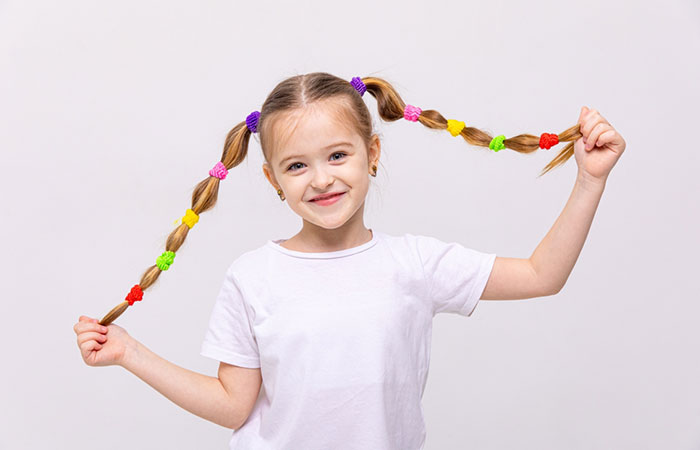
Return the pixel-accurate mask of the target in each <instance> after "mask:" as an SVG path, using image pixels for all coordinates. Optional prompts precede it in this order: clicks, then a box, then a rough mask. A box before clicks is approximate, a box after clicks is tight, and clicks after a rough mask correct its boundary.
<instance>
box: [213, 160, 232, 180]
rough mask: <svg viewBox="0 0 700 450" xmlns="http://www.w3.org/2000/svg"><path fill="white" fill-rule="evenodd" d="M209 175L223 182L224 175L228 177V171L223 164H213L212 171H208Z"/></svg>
mask: <svg viewBox="0 0 700 450" xmlns="http://www.w3.org/2000/svg"><path fill="white" fill-rule="evenodd" d="M209 175H211V176H212V177H216V178H218V179H219V180H224V179H226V175H228V170H227V169H226V166H224V163H222V162H221V161H219V162H217V163H216V164H214V167H212V169H211V170H210V171H209Z"/></svg>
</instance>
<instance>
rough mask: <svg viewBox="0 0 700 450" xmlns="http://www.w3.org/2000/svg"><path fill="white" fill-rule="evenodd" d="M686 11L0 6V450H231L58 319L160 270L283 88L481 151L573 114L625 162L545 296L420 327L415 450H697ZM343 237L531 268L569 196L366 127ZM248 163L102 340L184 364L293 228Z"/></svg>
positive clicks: (414, 136)
mask: <svg viewBox="0 0 700 450" xmlns="http://www.w3.org/2000/svg"><path fill="white" fill-rule="evenodd" d="M698 55H700V5H699V4H698V2H696V1H689V0H685V1H669V2H664V3H659V2H648V1H645V2H627V1H624V2H623V1H619V0H614V1H610V0H608V1H600V0H594V1H587V2H562V1H530V2H515V1H489V2H463V1H455V0H449V1H446V2H444V1H443V2H425V1H422V2H417V1H416V2H406V1H402V2H399V1H392V2H386V1H384V2H382V1H377V2H363V1H357V2H352V3H351V2H328V1H297V2H266V1H253V2H223V1H218V2H214V1H210V2H182V1H167V2H166V1H161V2H142V1H122V2H116V3H115V2H111V3H107V2H93V1H63V2H49V1H21V2H20V1H0V151H1V152H2V159H1V160H0V167H1V168H2V176H1V177H0V180H1V182H2V185H1V186H0V188H1V191H0V192H2V194H3V212H2V219H1V224H0V226H1V227H2V232H1V233H0V239H2V245H1V247H0V248H1V249H2V252H3V257H2V259H1V260H0V264H1V266H0V273H1V276H2V289H3V292H2V297H3V299H2V314H1V316H0V342H2V369H1V370H0V398H1V400H0V404H1V405H2V406H0V448H3V449H45V448H52V449H54V448H55V449H68V448H71V449H94V448H100V449H105V450H107V449H122V448H130V449H154V448H169V449H195V448H197V449H210V448H211V449H214V448H220V449H223V448H227V443H228V439H229V436H230V433H231V430H229V429H225V428H222V427H220V426H218V425H215V424H213V423H210V422H207V421H205V420H203V419H200V418H199V417H197V416H194V415H192V414H190V413H188V412H186V411H185V410H183V409H180V408H179V407H177V406H176V405H175V404H173V403H171V402H170V401H168V400H167V399H166V398H165V397H163V396H161V395H160V394H159V393H158V392H156V391H155V390H153V389H152V388H151V387H150V386H148V385H147V384H145V383H144V382H142V381H141V380H139V379H138V378H136V377H135V376H133V375H132V374H131V373H129V372H127V371H126V370H124V369H123V368H121V367H106V368H105V367H103V368H92V367H88V366H87V365H85V364H84V363H83V361H82V359H81V357H80V353H79V350H78V347H77V345H76V342H75V340H76V337H75V334H74V332H73V324H74V323H75V322H76V321H77V320H78V317H79V316H80V315H82V314H85V315H88V316H91V317H102V316H103V315H104V314H106V313H107V312H108V311H109V310H110V309H111V308H112V307H113V306H115V305H117V304H118V303H119V302H121V301H122V300H123V299H124V296H125V295H126V293H127V292H128V291H129V289H130V288H131V286H133V285H134V284H135V283H137V282H138V280H139V278H140V276H141V274H142V273H143V271H144V270H145V269H146V268H147V267H149V266H150V265H152V264H153V263H154V262H155V258H156V257H157V256H158V255H159V254H160V253H162V251H163V250H164V245H165V238H166V237H167V235H168V234H169V233H170V232H171V231H172V230H173V229H174V228H175V225H174V224H173V223H174V221H175V220H177V219H179V218H181V217H182V216H183V215H184V213H185V210H186V209H187V208H188V207H189V206H190V196H191V192H192V188H193V187H194V186H195V184H196V183H197V182H199V181H200V180H202V179H204V178H206V177H207V176H208V174H207V172H208V170H209V169H210V168H211V167H212V166H213V164H214V163H215V162H216V161H218V160H219V158H220V157H221V152H222V150H223V143H224V138H225V136H226V133H227V132H228V131H229V130H230V129H231V128H232V127H233V126H234V125H235V124H237V123H239V122H240V121H242V120H244V119H245V117H246V115H247V114H249V113H250V112H251V111H254V110H259V109H260V107H261V106H262V102H263V101H264V99H265V97H266V96H267V94H268V93H269V92H270V90H271V89H272V88H273V87H274V86H275V85H276V84H277V83H278V82H280V81H281V80H283V79H284V78H286V77H288V76H292V75H296V74H299V73H307V72H313V71H325V72H330V73H333V74H335V75H338V76H340V77H342V78H345V79H347V80H350V79H351V78H352V77H353V76H360V77H363V76H369V75H373V76H379V77H383V78H385V79H387V80H389V81H390V82H392V83H394V85H395V87H396V88H397V89H398V90H399V93H400V94H401V95H402V97H403V98H404V100H405V101H406V102H407V103H410V104H413V105H417V106H419V107H422V108H423V109H437V110H438V111H440V112H441V113H442V114H443V115H444V116H445V117H446V118H453V119H458V120H463V121H465V122H466V123H467V125H468V126H475V127H477V128H481V129H483V130H485V131H488V132H490V133H491V134H493V135H497V134H505V135H506V136H515V135H517V134H520V133H530V134H535V135H539V134H540V133H542V132H550V133H559V132H561V131H563V130H565V129H566V128H568V127H570V126H572V125H575V124H576V122H577V120H578V116H579V112H580V109H581V106H583V105H586V106H589V107H590V108H595V109H597V110H599V111H600V112H601V114H602V115H603V116H604V117H605V118H606V119H608V120H609V121H610V123H611V124H612V125H613V126H614V127H615V128H616V129H617V130H618V131H619V132H620V133H621V134H622V135H623V136H624V138H625V140H626V141H627V149H626V151H625V154H624V155H623V156H622V158H621V159H620V161H618V163H617V165H616V166H615V168H614V169H613V171H612V173H611V175H610V178H609V179H608V183H607V187H606V191H605V193H604V194H603V198H602V200H601V203H600V205H599V208H598V211H597V213H596V217H595V219H594V222H593V225H592V227H591V230H590V233H589V236H588V239H587V242H586V244H585V246H584V248H583V250H582V252H581V255H580V257H579V260H578V262H577V264H576V266H575V268H574V270H573V272H572V274H571V276H570V277H569V280H568V282H567V284H566V286H565V287H564V289H563V290H562V291H561V292H560V293H559V294H557V295H555V296H550V297H544V298H538V299H528V300H518V301H489V302H486V301H483V302H481V303H480V304H479V305H478V306H477V309H476V310H475V313H474V315H473V316H472V317H470V318H465V317H461V316H456V315H445V314H442V315H439V316H437V317H436V318H435V325H434V326H435V329H434V335H433V347H432V351H433V354H432V362H431V369H430V375H429V379H428V385H427V388H426V392H425V395H424V398H423V403H424V410H425V418H426V424H427V430H428V435H427V441H426V447H425V448H426V449H428V450H440V449H485V450H486V449H488V450H496V449H514V448H518V449H564V448H566V449H602V448H605V449H636V450H638V449H661V448H663V449H698V448H700V383H698V380H700V362H699V361H698V355H699V354H700V348H699V347H700V332H698V313H700V289H699V288H698V281H697V280H698V262H697V261H698V251H699V250H700V242H699V240H700V239H699V237H698V235H699V233H698V230H700V213H699V211H698V196H699V194H700V189H699V188H700V182H699V181H698V176H697V171H698V163H699V162H700V156H698V155H699V154H700V150H699V149H698V148H697V147H698V146H697V139H696V138H695V135H694V133H695V132H696V130H697V127H698V117H699V116H698V110H697V108H698V104H699V101H700V88H698V84H699V83H698V80H700V73H699V72H700V70H699V69H700V63H699V60H698ZM364 98H365V99H367V104H368V106H369V108H370V110H371V111H372V114H373V115H374V116H375V123H376V130H377V131H378V132H379V133H380V135H381V137H382V143H383V145H382V150H383V151H382V159H381V165H380V167H379V175H378V177H377V178H376V179H373V180H372V182H373V186H372V187H371V188H370V194H369V196H368V199H367V202H368V203H367V207H366V214H365V224H366V225H367V226H369V227H372V228H374V229H377V230H381V231H384V232H387V233H389V234H401V233H404V232H411V233H420V234H428V235H433V236H436V237H438V238H440V239H442V240H444V241H458V242H460V243H462V244H464V245H466V246H468V247H471V248H474V249H477V250H480V251H484V252H494V253H498V254H499V255H500V256H509V257H521V258H524V257H529V256H530V255H531V253H532V251H533V250H534V249H535V247H536V246H537V244H538V243H539V242H540V240H541V239H542V238H543V237H544V236H545V234H546V233H547V231H548V230H549V229H550V227H551V226H552V224H553V223H554V221H555V220H556V218H557V217H558V215H559V214H560V212H561V210H562V209H563V207H564V205H565V203H566V200H567V198H568V196H569V194H570V193H571V189H572V187H573V185H574V181H575V175H576V163H575V161H574V158H573V157H572V158H571V159H570V160H569V161H568V162H567V163H566V165H565V166H563V167H560V168H558V169H555V170H554V171H552V172H550V173H548V174H547V175H545V176H543V177H542V178H539V179H537V178H536V176H537V174H538V173H539V171H540V170H541V169H542V168H543V167H544V166H545V165H546V164H547V163H548V162H549V161H550V160H551V159H552V158H553V157H554V155H555V152H558V151H559V149H561V148H562V146H563V145H562V144H560V145H559V146H557V147H554V148H553V149H552V150H550V151H546V150H540V151H538V152H536V153H534V154H530V155H521V154H518V153H517V152H514V151H501V152H499V153H495V152H492V151H489V150H488V149H486V148H480V147H474V146H470V145H467V144H466V143H465V142H464V141H463V140H462V139H461V138H458V139H454V138H453V137H452V136H451V135H450V134H449V133H447V132H438V131H433V130H429V129H427V128H426V127H423V126H421V125H420V124H418V123H411V122H408V121H398V122H395V123H390V124H387V123H384V122H382V121H381V120H379V119H378V116H377V108H376V102H375V100H374V99H373V98H372V97H371V96H369V95H365V96H364ZM261 164H262V155H261V152H260V147H259V144H258V142H257V140H255V141H251V146H250V153H249V159H248V160H247V161H246V162H244V163H243V164H241V165H240V166H238V167H236V168H235V169H233V170H232V172H231V173H230V174H229V177H228V178H227V179H226V180H225V181H224V182H222V185H221V190H220V192H219V201H218V203H217V205H216V207H215V208H214V209H213V210H211V211H208V212H206V213H203V214H202V216H201V218H200V221H199V223H198V224H197V226H196V227H195V228H194V229H193V230H192V231H191V233H190V235H189V236H188V238H187V240H186V242H185V244H184V245H183V247H182V248H181V249H180V250H179V251H178V253H177V255H178V256H177V260H176V264H174V265H173V267H171V268H170V270H169V271H168V272H167V273H164V274H163V275H162V276H161V277H160V279H159V280H158V281H157V282H156V284H155V285H154V286H153V287H152V288H150V289H148V290H147V292H146V294H145V296H144V300H143V301H142V302H139V303H137V304H136V305H135V307H134V308H130V309H129V310H127V312H126V313H124V315H122V316H121V317H120V318H119V319H118V321H117V323H118V324H120V325H121V326H123V327H124V328H126V329H127V330H128V331H129V333H130V334H131V335H132V336H134V337H135V338H136V339H138V340H140V341H141V342H142V343H144V344H145V345H146V346H148V347H149V348H151V349H152V350H153V351H155V352H156V353H158V354H159V355H161V356H163V357H164V358H166V359H168V360H170V361H172V362H174V363H176V364H178V365H181V366H183V367H186V368H188V369H191V370H194V371H198V372H201V373H205V374H208V375H212V376H214V375H215V374H216V368H217V366H218V364H217V363H216V362H215V361H213V360H209V359H206V358H204V357H202V356H200V355H199V348H200V345H201V341H202V339H203V337H204V332H205V330H206V326H207V321H208V319H209V314H210V312H211V308H212V306H213V302H214V300H215V296H216V294H217V292H218V290H219V288H220V286H221V283H222V281H223V277H224V273H225V271H226V269H227V267H228V265H229V264H230V263H231V262H232V261H233V260H234V259H235V258H236V257H237V256H238V255H240V254H241V253H242V252H244V251H246V250H250V249H253V248H256V247H258V246H259V245H262V244H263V243H264V242H265V241H266V240H267V239H272V238H275V239H278V238H288V237H291V236H292V235H293V234H295V233H296V232H297V231H298V229H299V228H300V226H301V219H300V218H299V217H298V216H296V215H295V214H294V213H293V212H292V211H291V210H290V209H289V207H288V206H287V204H286V203H283V202H280V201H279V198H278V196H277V194H276V193H275V191H274V189H273V188H272V186H270V185H269V184H268V182H267V180H266V179H265V178H264V176H263V173H262V171H261V168H260V166H261Z"/></svg>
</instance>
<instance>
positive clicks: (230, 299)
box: [200, 268, 260, 368]
mask: <svg viewBox="0 0 700 450" xmlns="http://www.w3.org/2000/svg"><path fill="white" fill-rule="evenodd" d="M251 313H252V311H251V310H250V308H249V305H246V301H245V298H244V296H243V293H242V291H241V288H240V285H239V283H238V281H237V279H236V277H235V275H234V273H233V271H232V270H231V268H229V270H227V272H226V277H225V279H224V283H223V285H222V286H221V290H220V291H219V295H218V296H217V298H216V302H215V303H214V309H213V311H212V313H211V317H210V319H209V328H208V329H207V331H206V334H205V336H204V341H203V342H202V349H201V352H200V355H202V356H206V357H208V358H213V359H216V360H217V361H222V362H225V363H228V364H233V365H236V366H240V367H248V368H256V367H260V355H259V353H258V344H257V341H256V340H255V335H254V333H253V324H252V321H251V320H250V317H251Z"/></svg>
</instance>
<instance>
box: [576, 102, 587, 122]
mask: <svg viewBox="0 0 700 450" xmlns="http://www.w3.org/2000/svg"><path fill="white" fill-rule="evenodd" d="M587 113H588V107H587V106H583V107H581V114H579V116H578V122H577V123H579V124H580V123H581V121H582V120H583V116H585V115H586V114H587Z"/></svg>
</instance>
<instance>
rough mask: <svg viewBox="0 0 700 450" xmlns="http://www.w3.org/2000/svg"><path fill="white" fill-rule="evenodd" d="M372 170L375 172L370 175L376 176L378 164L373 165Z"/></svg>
mask: <svg viewBox="0 0 700 450" xmlns="http://www.w3.org/2000/svg"><path fill="white" fill-rule="evenodd" d="M372 171H373V173H371V174H370V175H372V176H373V177H376V176H377V166H374V165H373V166H372Z"/></svg>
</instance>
